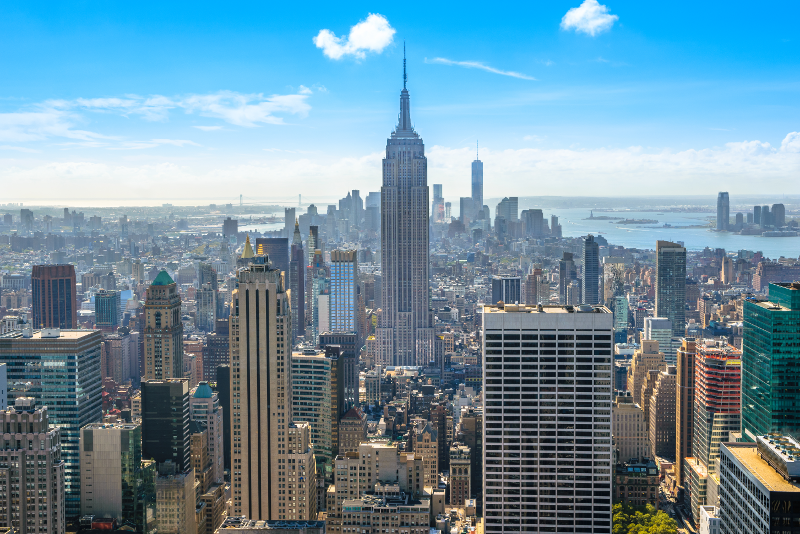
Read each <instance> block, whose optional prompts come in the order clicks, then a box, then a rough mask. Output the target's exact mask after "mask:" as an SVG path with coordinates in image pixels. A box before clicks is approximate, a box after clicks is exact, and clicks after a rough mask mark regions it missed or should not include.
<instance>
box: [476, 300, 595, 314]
mask: <svg viewBox="0 0 800 534" xmlns="http://www.w3.org/2000/svg"><path fill="white" fill-rule="evenodd" d="M510 312H515V313H611V310H609V309H608V308H606V307H605V306H591V305H588V304H582V305H580V306H556V305H542V304H540V305H538V306H527V305H524V304H503V303H502V302H500V303H497V304H486V305H484V306H483V313H510Z"/></svg>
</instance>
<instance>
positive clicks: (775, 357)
mask: <svg viewBox="0 0 800 534" xmlns="http://www.w3.org/2000/svg"><path fill="white" fill-rule="evenodd" d="M762 215H763V211H762ZM798 324H800V283H797V282H794V283H786V284H770V285H769V301H762V302H758V301H755V300H746V301H745V303H744V329H743V330H744V331H743V335H742V439H744V440H746V441H755V439H756V436H759V435H762V436H763V435H764V434H768V433H770V432H782V433H785V434H791V435H797V434H798V432H800V406H799V405H798V403H797V400H798V398H800V393H798V390H797V383H798V381H800V368H798V367H797V361H798V359H800V329H798V327H797V325H798ZM9 381H10V379H9Z"/></svg>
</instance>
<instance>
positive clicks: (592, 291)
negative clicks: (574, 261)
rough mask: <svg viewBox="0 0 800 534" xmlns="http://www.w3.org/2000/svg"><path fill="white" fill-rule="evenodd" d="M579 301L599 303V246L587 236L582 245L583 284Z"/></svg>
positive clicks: (591, 236) (590, 236) (592, 237)
mask: <svg viewBox="0 0 800 534" xmlns="http://www.w3.org/2000/svg"><path fill="white" fill-rule="evenodd" d="M581 293H582V295H581V297H582V298H581V301H582V303H584V304H598V303H599V302H600V245H598V244H597V241H595V240H594V236H593V235H591V234H589V235H588V236H587V237H586V241H585V242H584V244H583V283H582V286H581Z"/></svg>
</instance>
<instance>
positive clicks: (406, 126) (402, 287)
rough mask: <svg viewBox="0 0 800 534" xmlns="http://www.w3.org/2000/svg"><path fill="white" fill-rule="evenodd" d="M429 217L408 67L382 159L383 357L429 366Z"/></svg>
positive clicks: (380, 346)
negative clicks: (392, 128) (409, 88)
mask: <svg viewBox="0 0 800 534" xmlns="http://www.w3.org/2000/svg"><path fill="white" fill-rule="evenodd" d="M403 61H404V63H405V60H403ZM428 218H429V215H428V161H427V159H426V158H425V145H424V144H423V142H422V139H421V138H420V136H419V134H417V132H415V131H414V128H413V126H412V125H411V101H410V98H409V94H408V90H407V89H406V77H405V65H404V72H403V90H402V91H401V93H400V115H399V120H398V124H397V127H396V128H395V130H394V131H393V132H392V135H391V137H390V138H389V139H388V140H387V143H386V157H385V158H384V159H383V186H382V187H381V265H382V269H381V270H382V276H383V280H382V286H381V304H382V308H381V315H380V318H379V324H378V329H377V340H378V351H379V357H378V359H379V361H386V362H391V364H393V365H425V364H426V363H427V362H428V361H430V360H431V359H432V358H433V334H434V331H433V314H432V312H431V310H430V288H429V287H428V284H429V280H430V273H429V270H430V261H429V249H430V247H429V236H428V231H429V230H428V227H429V221H428Z"/></svg>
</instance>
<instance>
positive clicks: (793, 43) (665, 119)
mask: <svg viewBox="0 0 800 534" xmlns="http://www.w3.org/2000/svg"><path fill="white" fill-rule="evenodd" d="M193 7H196V9H193V10H191V11H188V10H185V9H182V6H181V5H180V4H175V6H174V7H172V8H171V9H174V10H177V12H172V14H173V15H176V16H175V17H164V18H161V19H159V20H153V19H151V18H150V17H149V16H148V10H147V7H146V6H142V7H141V8H140V10H133V11H126V12H125V13H124V14H123V13H122V12H117V11H115V10H114V9H113V8H109V10H108V11H104V12H100V11H97V10H92V9H91V8H84V9H79V8H78V9H70V10H66V9H64V10H61V9H59V8H58V7H56V6H52V5H51V6H49V7H42V8H41V9H42V10H41V11H37V10H36V8H33V9H25V10H24V11H23V10H22V9H21V8H17V7H16V6H14V5H5V6H4V7H3V15H4V16H3V17H0V20H2V21H4V22H2V23H0V24H2V25H3V26H2V27H3V32H0V34H2V35H6V36H8V39H10V40H13V41H10V42H13V43H15V46H7V47H3V48H5V49H8V50H14V51H15V52H14V54H13V55H8V56H6V58H5V60H6V61H5V64H6V68H7V73H8V76H6V77H4V80H3V81H2V82H0V163H2V169H3V170H2V171H0V177H2V178H3V180H4V182H5V183H10V184H12V185H11V186H10V187H8V188H7V193H8V199H9V200H10V201H17V202H19V201H22V202H29V201H30V200H31V199H32V198H36V197H35V196H34V195H35V194H34V192H33V191H32V190H31V189H30V188H29V187H26V183H27V182H28V181H29V180H32V179H33V180H36V181H37V183H39V184H42V185H45V186H46V187H44V188H43V189H44V190H45V191H46V192H47V193H49V195H50V196H52V200H56V201H57V200H59V199H64V200H77V199H78V198H82V199H83V200H84V201H86V200H91V199H94V198H96V199H100V198H102V199H114V198H117V197H121V196H122V193H116V192H110V191H109V190H108V188H107V187H106V185H107V184H108V181H109V180H112V181H113V183H120V184H124V183H126V182H128V181H131V180H134V181H135V182H136V183H137V184H139V185H141V186H142V187H141V188H140V189H139V190H138V191H137V196H139V197H140V198H142V199H143V200H147V199H153V200H162V199H164V198H170V197H176V198H177V197H184V198H185V197H188V198H197V199H200V198H207V195H206V194H205V191H208V190H211V189H213V188H214V187H215V186H217V185H219V184H220V183H222V182H223V181H224V182H225V183H226V184H227V185H228V186H229V187H231V188H232V189H234V190H236V192H235V193H233V194H232V195H231V197H233V196H235V195H236V194H239V193H244V194H250V195H251V196H267V195H268V194H269V195H274V196H276V197H278V196H279V197H284V198H290V197H292V196H294V195H296V194H297V193H305V192H310V191H313V192H314V193H315V194H319V193H328V194H333V191H334V187H333V184H334V183H335V182H336V181H337V180H340V179H342V178H343V177H345V176H346V177H347V179H348V181H349V182H350V185H351V186H352V187H356V188H359V189H360V190H365V191H366V190H370V189H374V186H375V185H377V183H378V176H379V173H380V159H381V154H380V151H378V150H376V149H375V144H374V140H375V139H376V138H379V137H381V136H382V135H383V129H384V126H383V125H385V124H386V122H387V121H389V120H392V118H393V114H394V112H393V111H392V107H391V103H392V101H393V99H394V97H393V94H394V87H395V86H396V85H395V84H396V80H397V72H398V66H399V63H400V60H401V54H402V50H401V48H402V42H401V41H403V40H405V41H406V42H407V43H408V63H409V71H410V74H411V75H412V76H413V77H414V80H415V84H416V85H415V91H416V92H415V95H417V96H416V98H417V100H416V101H415V102H416V107H415V109H416V110H417V114H416V116H417V119H418V120H419V121H420V126H422V125H423V124H424V128H425V132H426V136H427V138H428V139H429V144H430V147H429V150H428V155H429V156H430V172H431V177H430V178H431V181H432V183H442V184H443V185H444V188H445V191H450V192H451V193H446V194H447V196H448V197H450V196H451V194H452V197H453V198H458V197H459V196H467V195H468V194H469V188H470V185H469V178H468V177H469V172H470V170H469V165H470V162H471V161H472V159H473V157H474V156H473V154H474V145H475V142H476V141H478V140H479V141H480V142H481V147H482V150H481V160H482V161H484V162H485V164H486V176H485V197H487V198H491V197H495V196H498V197H500V198H502V197H503V196H510V195H517V196H525V195H531V194H534V193H536V194H547V195H559V194H568V193H570V192H572V191H573V190H575V188H576V187H579V188H580V190H581V192H582V194H608V193H609V191H608V187H609V185H611V184H614V185H616V186H617V187H619V188H620V189H624V188H625V186H633V185H635V184H638V182H639V181H640V180H642V179H645V178H646V179H648V180H649V190H650V191H651V192H652V193H653V194H666V193H668V192H670V191H674V190H676V189H678V190H680V189H681V188H687V189H688V190H690V191H693V192H700V193H704V194H709V195H710V194H716V192H717V191H718V189H719V187H718V185H717V183H716V182H717V181H719V180H726V181H727V182H728V186H727V188H728V189H729V190H731V191H734V192H735V194H736V193H739V194H743V193H758V192H761V191H764V190H774V191H776V192H777V191H783V192H789V193H794V194H796V193H798V192H800V191H798V190H796V189H795V190H792V189H791V187H793V186H792V181H791V180H790V177H791V176H792V175H793V173H796V172H797V170H798V168H800V135H799V134H798V133H797V131H798V127H797V118H798V116H799V114H798V107H797V105H796V98H795V95H796V90H797V77H796V74H795V72H796V66H797V59H796V58H797V53H796V52H797V42H798V40H797V30H796V29H795V28H793V27H791V26H790V25H789V23H788V22H784V21H788V20H791V19H792V17H791V13H787V16H786V17H783V18H781V19H779V20H774V19H773V18H772V17H770V18H769V20H767V19H766V14H748V15H747V16H746V17H745V16H744V15H743V14H739V13H743V12H741V11H740V10H731V11H730V12H729V13H726V15H725V17H724V23H725V24H722V23H721V19H719V13H718V12H717V10H715V9H713V8H712V7H710V6H709V7H707V8H706V7H704V8H702V9H699V10H697V9H695V10H694V11H693V17H692V20H689V19H686V18H685V17H682V16H681V15H680V14H681V13H682V12H683V11H685V10H683V9H681V6H680V5H674V6H673V9H671V10H670V12H669V13H666V14H659V16H658V17H652V16H651V15H652V13H651V12H650V9H651V8H648V7H646V6H639V5H637V4H633V3H619V4H616V3H615V4H609V5H603V4H599V3H597V2H596V1H594V0H586V1H585V2H583V3H580V2H577V1H571V2H559V3H557V4H552V5H547V6H531V7H525V8H523V13H520V17H517V18H518V20H519V21H520V22H516V21H508V20H506V19H505V18H503V17H500V16H499V15H496V14H491V15H487V16H485V17H484V19H483V20H482V24H481V25H476V24H471V23H470V15H469V14H468V12H469V9H465V10H464V12H459V13H455V14H454V13H451V12H449V10H448V11H447V12H442V11H438V10H434V11H433V12H431V14H430V20H431V23H432V22H437V23H439V22H441V24H437V26H436V30H435V31H432V30H431V29H430V28H429V23H428V22H425V23H422V22H420V21H419V20H418V19H417V17H413V16H411V15H410V13H411V12H413V11H414V9H410V10H401V9H397V8H394V7H389V8H388V9H386V10H381V12H380V13H370V12H369V10H368V9H366V8H362V7H360V6H353V7H348V8H347V9H344V10H334V9H329V8H321V9H316V10H312V13H311V14H309V15H308V17H307V18H305V19H303V20H295V19H292V22H293V24H292V25H290V26H291V27H290V28H289V27H285V26H286V23H287V21H289V20H290V15H291V14H290V13H289V12H288V11H285V10H282V9H278V10H277V11H275V12H274V13H273V12H271V13H270V17H269V18H267V17H262V16H260V15H262V12H260V11H259V10H258V9H255V11H254V12H253V13H250V14H248V16H247V19H246V20H245V19H244V18H243V17H244V15H237V14H233V13H230V14H226V15H225V16H224V17H223V20H222V21H217V18H218V15H219V14H217V13H215V12H214V11H212V10H211V9H209V8H205V7H204V6H193ZM796 9H797V8H796V7H793V6H789V7H788V10H789V11H792V10H796ZM165 20H174V22H170V23H169V25H167V23H165V22H164V21H165ZM523 21H524V22H523ZM61 22H65V24H61ZM728 31H730V32H731V33H735V34H736V35H737V37H736V38H735V39H732V38H730V37H728V35H727V32H728ZM177 36H180V40H177ZM99 42H102V43H103V46H98V43H99ZM720 42H724V43H725V46H724V47H719V43H720ZM132 43H139V46H140V47H141V48H139V49H135V48H132ZM210 43H213V47H212V45H211V44H210ZM164 50H167V51H169V53H167V54H163V51H164ZM78 56H79V57H82V58H85V59H83V60H82V61H80V62H73V63H68V62H67V58H71V57H78ZM67 65H69V69H67V68H66V67H67ZM48 73H56V75H58V76H59V77H60V78H59V84H58V87H57V88H53V87H52V86H51V85H50V84H47V83H42V82H43V80H46V79H48V78H47V75H48ZM99 73H102V74H99ZM332 128H336V131H337V136H336V138H335V139H331V138H330V136H329V135H328V132H330V131H331V129H332ZM730 169H736V170H735V171H731V170H730ZM279 177H280V178H281V179H279ZM752 177H757V178H758V180H752V179H751V178H752ZM287 178H288V179H287ZM265 181H266V182H267V183H270V186H271V187H270V188H268V189H267V188H263V187H262V186H261V185H260V184H263V183H264V182H265ZM501 182H502V185H501ZM533 183H535V184H536V186H535V188H534V186H533ZM198 185H199V187H198ZM74 186H79V188H80V189H79V190H80V191H81V194H80V195H77V194H76V192H75V188H74ZM787 188H788V189H787ZM268 192H269V193H268ZM38 198H39V199H40V200H44V198H43V196H39V197H38ZM230 200H231V201H232V200H233V198H231V199H230Z"/></svg>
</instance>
